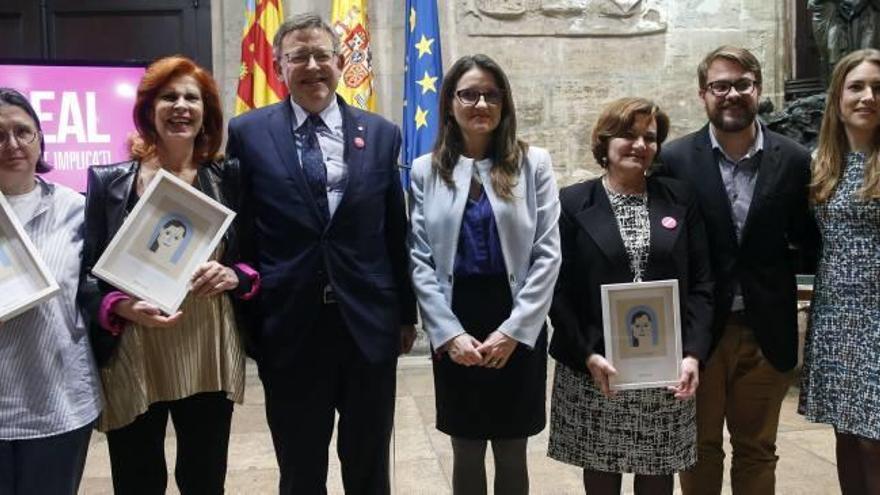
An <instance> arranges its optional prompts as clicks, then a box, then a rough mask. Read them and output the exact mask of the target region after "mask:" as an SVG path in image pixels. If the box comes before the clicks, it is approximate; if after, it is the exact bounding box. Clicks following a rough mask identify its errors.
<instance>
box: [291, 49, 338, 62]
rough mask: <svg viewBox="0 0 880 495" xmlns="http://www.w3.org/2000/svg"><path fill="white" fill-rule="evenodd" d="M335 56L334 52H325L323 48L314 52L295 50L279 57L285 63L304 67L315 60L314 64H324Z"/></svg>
mask: <svg viewBox="0 0 880 495" xmlns="http://www.w3.org/2000/svg"><path fill="white" fill-rule="evenodd" d="M334 55H336V51H335V50H327V49H324V48H318V49H316V50H297V51H293V52H289V53H285V54H284V55H282V56H281V57H282V58H283V59H284V61H285V62H287V63H288V64H291V65H305V64H307V63H309V60H311V59H313V58H314V59H315V62H316V63H319V64H326V63H327V62H329V61H330V60H331V59H332V58H333V56H334Z"/></svg>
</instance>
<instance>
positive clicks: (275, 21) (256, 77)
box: [235, 0, 287, 115]
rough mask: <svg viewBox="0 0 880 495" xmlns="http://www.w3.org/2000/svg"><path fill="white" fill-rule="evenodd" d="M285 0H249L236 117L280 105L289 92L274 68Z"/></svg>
mask: <svg viewBox="0 0 880 495" xmlns="http://www.w3.org/2000/svg"><path fill="white" fill-rule="evenodd" d="M283 12H284V11H283V9H282V7H281V0H246V2H245V25H244V34H243V35H242V38H241V68H240V69H239V74H238V97H237V98H236V99H235V114H236V115H240V114H242V113H244V112H247V111H248V110H252V109H254V108H259V107H262V106H265V105H268V104H270V103H276V102H278V101H280V100H281V99H282V98H284V97H285V96H286V94H287V89H286V88H285V87H284V84H283V83H282V82H281V81H279V80H278V76H277V75H276V74H275V70H274V69H273V67H272V38H274V37H275V33H276V32H277V31H278V27H279V26H280V25H281V18H282V16H283Z"/></svg>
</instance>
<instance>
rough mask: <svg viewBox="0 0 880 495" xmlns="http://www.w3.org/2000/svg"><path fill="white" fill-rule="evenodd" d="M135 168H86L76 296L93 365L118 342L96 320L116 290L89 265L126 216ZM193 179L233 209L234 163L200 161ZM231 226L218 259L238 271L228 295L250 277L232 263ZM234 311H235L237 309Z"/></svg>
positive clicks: (245, 287)
mask: <svg viewBox="0 0 880 495" xmlns="http://www.w3.org/2000/svg"><path fill="white" fill-rule="evenodd" d="M139 169H140V162H138V161H129V162H122V163H116V164H113V165H101V166H94V167H90V168H89V169H88V186H87V187H88V189H87V192H86V206H85V217H86V219H85V239H84V243H83V261H82V275H81V277H80V286H79V295H78V298H77V299H78V301H79V304H80V306H81V307H82V308H83V312H84V314H85V315H86V317H87V318H88V319H89V334H90V338H91V341H92V342H91V343H92V348H93V350H94V353H95V358H96V360H97V362H98V365H99V366H104V365H105V364H106V363H107V361H108V360H109V359H110V357H111V356H112V354H113V351H114V350H115V348H116V345H117V344H118V341H119V337H114V336H113V335H111V334H110V332H108V331H106V330H105V329H103V328H101V326H100V325H99V323H98V312H99V310H100V308H101V301H102V300H103V298H104V296H105V295H107V294H108V293H109V292H111V291H114V290H117V289H116V288H115V287H113V286H111V285H110V284H108V283H106V282H104V281H103V280H99V279H98V278H96V277H94V276H93V275H92V267H93V266H94V265H95V263H97V262H98V259H99V258H100V257H101V255H102V254H103V253H104V250H105V249H106V248H107V245H108V244H110V241H111V240H112V239H113V236H114V235H116V232H117V231H118V230H119V228H120V227H121V226H122V223H123V222H124V221H125V218H126V217H127V216H128V214H129V204H131V202H132V194H136V192H135V179H136V178H137V175H138V170H139ZM196 177H197V180H198V183H199V189H200V190H201V191H202V192H203V193H205V194H207V195H208V196H210V197H211V198H213V199H215V200H217V201H219V202H220V203H222V204H224V205H225V206H227V207H229V208H231V209H233V210H237V209H238V208H239V205H238V180H239V169H238V162H237V161H235V160H225V161H215V162H210V163H205V164H203V165H201V166H200V167H199V170H198V173H197V176H196ZM237 226H238V222H237V220H234V221H233V223H232V225H231V226H230V228H229V230H227V231H226V233H225V234H224V236H223V242H224V244H225V248H224V252H223V258H222V259H221V260H220V262H221V263H222V264H223V265H226V266H229V267H232V268H233V269H234V270H235V271H236V274H237V275H238V280H239V286H238V287H237V288H236V289H235V291H233V295H241V294H246V293H248V292H249V291H250V290H251V279H250V278H249V277H248V276H247V275H245V274H244V273H242V272H241V271H240V270H238V269H237V268H235V267H234V266H233V265H234V264H235V263H236V262H238V261H239V259H240V258H239V250H238V246H239V243H238V238H239V237H238V230H237ZM236 306H237V305H236ZM236 310H237V311H238V307H236ZM246 341H247V339H246Z"/></svg>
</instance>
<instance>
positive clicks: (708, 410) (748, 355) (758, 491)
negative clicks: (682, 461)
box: [680, 316, 794, 495]
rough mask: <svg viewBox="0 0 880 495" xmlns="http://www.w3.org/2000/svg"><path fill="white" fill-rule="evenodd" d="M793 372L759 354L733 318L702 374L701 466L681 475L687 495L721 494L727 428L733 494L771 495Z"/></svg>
mask: <svg viewBox="0 0 880 495" xmlns="http://www.w3.org/2000/svg"><path fill="white" fill-rule="evenodd" d="M793 376H794V371H793V370H792V371H787V372H780V371H778V370H777V369H776V368H774V367H773V365H771V364H770V362H769V361H767V359H765V358H764V355H763V354H762V353H761V348H760V346H759V345H758V342H757V341H756V340H755V335H754V333H753V332H752V330H751V329H750V328H749V327H747V326H744V325H742V324H741V322H740V321H738V319H737V318H736V317H735V316H734V317H732V318H731V320H729V321H728V324H727V327H726V328H725V329H724V334H723V335H722V337H721V341H720V342H719V343H718V346H717V347H716V348H715V352H714V353H713V354H712V356H711V357H710V358H709V362H708V363H707V365H706V369H705V370H703V372H702V373H701V375H700V386H699V388H698V389H697V465H696V466H694V467H693V468H692V469H690V470H688V471H686V472H682V473H681V475H680V480H681V487H682V491H683V493H684V494H685V495H717V494H719V493H721V481H722V478H723V476H724V450H723V442H724V437H723V428H724V421H725V419H726V420H727V429H728V431H729V432H730V444H731V447H732V451H733V455H732V458H731V468H730V484H731V488H732V489H733V493H734V494H735V495H765V494H766V495H772V494H773V493H774V489H775V485H776V472H775V471H776V461H777V459H778V457H777V456H776V429H777V427H778V426H779V411H780V409H781V407H782V400H783V399H784V398H785V393H786V391H787V390H788V386H789V385H790V384H791V382H792V378H793Z"/></svg>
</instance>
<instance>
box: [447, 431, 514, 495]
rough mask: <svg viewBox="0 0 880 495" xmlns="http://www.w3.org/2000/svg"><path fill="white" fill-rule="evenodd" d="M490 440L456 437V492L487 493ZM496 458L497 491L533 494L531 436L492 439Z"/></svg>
mask: <svg viewBox="0 0 880 495" xmlns="http://www.w3.org/2000/svg"><path fill="white" fill-rule="evenodd" d="M487 442H488V441H487V440H471V439H468V438H460V437H452V459H453V462H452V493H453V495H485V494H486V492H487V487H486V444H487ZM491 442H492V453H493V455H494V457H495V493H498V494H501V493H503V494H504V495H525V494H527V493H529V472H528V468H527V467H526V443H527V442H528V439H527V438H513V439H508V440H491Z"/></svg>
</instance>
